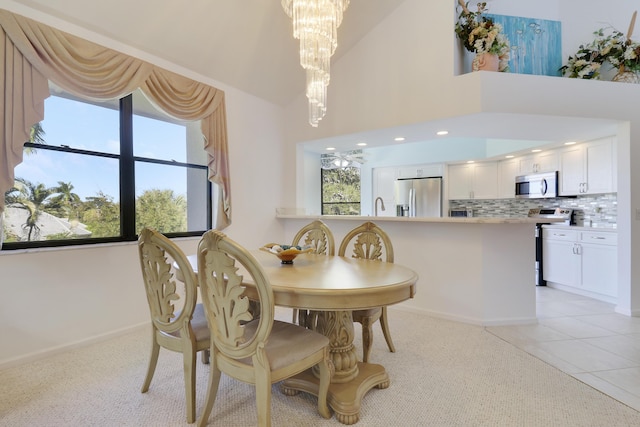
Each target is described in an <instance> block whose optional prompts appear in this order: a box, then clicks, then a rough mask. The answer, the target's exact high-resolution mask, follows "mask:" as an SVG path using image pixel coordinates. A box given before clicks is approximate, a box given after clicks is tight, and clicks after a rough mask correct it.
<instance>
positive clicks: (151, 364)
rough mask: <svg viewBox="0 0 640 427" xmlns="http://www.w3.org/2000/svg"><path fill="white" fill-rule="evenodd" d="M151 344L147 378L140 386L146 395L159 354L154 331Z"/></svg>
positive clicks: (158, 345)
mask: <svg viewBox="0 0 640 427" xmlns="http://www.w3.org/2000/svg"><path fill="white" fill-rule="evenodd" d="M151 339H152V342H151V357H150V358H149V367H148V368H147V376H146V377H145V379H144V383H143V384H142V390H141V391H142V392H143V393H146V392H147V391H148V390H149V386H150V385H151V379H152V378H153V374H154V372H155V371H156V365H157V364H158V355H159V354H160V344H158V341H156V331H155V330H153V331H152V338H151Z"/></svg>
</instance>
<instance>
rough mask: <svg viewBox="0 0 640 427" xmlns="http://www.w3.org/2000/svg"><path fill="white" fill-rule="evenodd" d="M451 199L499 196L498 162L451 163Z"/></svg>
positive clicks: (494, 197)
mask: <svg viewBox="0 0 640 427" xmlns="http://www.w3.org/2000/svg"><path fill="white" fill-rule="evenodd" d="M447 181H448V192H449V199H450V200H466V199H496V198H498V163H497V162H480V163H465V164H460V165H449V168H448V180H447Z"/></svg>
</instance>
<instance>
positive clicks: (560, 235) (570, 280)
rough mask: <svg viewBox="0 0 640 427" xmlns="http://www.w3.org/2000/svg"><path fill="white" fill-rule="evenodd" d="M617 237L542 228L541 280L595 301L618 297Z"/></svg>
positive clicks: (595, 232) (613, 234)
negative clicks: (595, 299) (592, 298)
mask: <svg viewBox="0 0 640 427" xmlns="http://www.w3.org/2000/svg"><path fill="white" fill-rule="evenodd" d="M617 238H618V235H617V233H615V232H609V231H591V230H583V229H579V230H578V229H576V230H569V229H562V228H552V227H549V228H547V227H544V228H543V240H542V241H543V249H542V255H543V260H542V262H543V279H544V280H546V281H547V282H551V284H556V285H560V286H564V287H566V288H563V289H565V290H568V291H571V290H573V291H576V292H577V293H581V294H584V295H588V296H591V297H594V298H600V299H603V300H605V301H611V300H612V299H615V298H617V295H618V288H617V286H618V266H617V262H618V247H617Z"/></svg>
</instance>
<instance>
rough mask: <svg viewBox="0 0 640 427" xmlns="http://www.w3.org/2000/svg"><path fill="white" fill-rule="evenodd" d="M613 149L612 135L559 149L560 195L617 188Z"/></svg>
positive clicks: (598, 191) (593, 192)
mask: <svg viewBox="0 0 640 427" xmlns="http://www.w3.org/2000/svg"><path fill="white" fill-rule="evenodd" d="M615 150H616V142H615V138H614V137H607V138H602V139H598V140H595V141H591V142H587V143H585V144H580V145H572V146H570V147H566V148H564V149H561V150H559V154H560V156H559V162H560V165H559V171H560V183H559V193H560V195H561V196H577V195H582V194H600V193H612V192H615V191H617V186H616V179H615V176H616V173H617V171H616V155H615V153H616V151H615Z"/></svg>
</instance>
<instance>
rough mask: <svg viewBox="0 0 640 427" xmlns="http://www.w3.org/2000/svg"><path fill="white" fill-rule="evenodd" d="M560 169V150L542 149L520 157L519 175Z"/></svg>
mask: <svg viewBox="0 0 640 427" xmlns="http://www.w3.org/2000/svg"><path fill="white" fill-rule="evenodd" d="M557 170H558V152H557V151H556V150H547V151H542V152H540V153H536V154H530V155H528V156H523V157H520V158H519V172H520V173H519V175H527V174H530V173H542V172H555V171H557Z"/></svg>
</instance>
